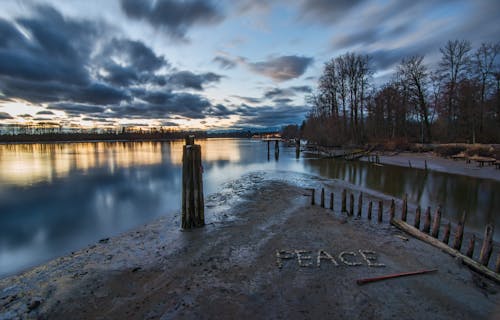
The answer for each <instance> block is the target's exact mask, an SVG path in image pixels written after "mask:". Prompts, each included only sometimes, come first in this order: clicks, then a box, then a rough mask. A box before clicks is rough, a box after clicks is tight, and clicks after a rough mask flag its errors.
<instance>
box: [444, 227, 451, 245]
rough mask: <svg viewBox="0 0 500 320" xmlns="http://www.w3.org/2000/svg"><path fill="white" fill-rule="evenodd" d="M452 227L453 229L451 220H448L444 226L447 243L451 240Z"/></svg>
mask: <svg viewBox="0 0 500 320" xmlns="http://www.w3.org/2000/svg"><path fill="white" fill-rule="evenodd" d="M450 229H451V224H450V222H448V223H447V224H446V225H445V226H444V236H443V242H444V243H446V244H448V242H450Z"/></svg>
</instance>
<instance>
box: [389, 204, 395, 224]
mask: <svg viewBox="0 0 500 320" xmlns="http://www.w3.org/2000/svg"><path fill="white" fill-rule="evenodd" d="M395 215H396V202H395V201H394V199H392V200H391V208H390V210H389V221H390V220H392V219H394V216H395Z"/></svg>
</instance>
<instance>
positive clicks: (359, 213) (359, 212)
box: [358, 192, 363, 217]
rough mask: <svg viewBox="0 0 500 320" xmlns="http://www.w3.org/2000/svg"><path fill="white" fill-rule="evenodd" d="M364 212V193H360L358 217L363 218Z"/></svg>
mask: <svg viewBox="0 0 500 320" xmlns="http://www.w3.org/2000/svg"><path fill="white" fill-rule="evenodd" d="M362 210H363V192H360V193H359V196H358V217H361V213H362Z"/></svg>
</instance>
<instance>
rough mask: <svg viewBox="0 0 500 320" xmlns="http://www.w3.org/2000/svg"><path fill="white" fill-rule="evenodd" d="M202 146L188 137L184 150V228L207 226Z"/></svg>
mask: <svg viewBox="0 0 500 320" xmlns="http://www.w3.org/2000/svg"><path fill="white" fill-rule="evenodd" d="M202 174H203V173H202V166H201V146H200V145H198V144H194V136H193V135H189V136H187V137H186V145H185V146H184V147H183V150H182V228H183V229H191V228H195V227H202V226H204V225H205V211H204V210H205V208H204V199H203V177H202Z"/></svg>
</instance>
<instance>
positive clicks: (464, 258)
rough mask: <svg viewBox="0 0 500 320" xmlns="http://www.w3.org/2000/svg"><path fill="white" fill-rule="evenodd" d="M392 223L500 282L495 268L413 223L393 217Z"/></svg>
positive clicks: (499, 275) (499, 276)
mask: <svg viewBox="0 0 500 320" xmlns="http://www.w3.org/2000/svg"><path fill="white" fill-rule="evenodd" d="M391 224H392V225H393V226H395V227H397V228H399V229H401V230H403V231H405V232H406V233H409V234H411V235H412V236H414V237H416V238H418V239H420V240H422V241H424V242H427V243H428V244H430V245H432V246H434V247H436V248H439V249H441V250H442V251H444V252H446V253H448V254H450V255H451V256H453V257H457V258H460V259H461V260H462V263H464V264H465V265H467V266H469V267H470V268H471V269H473V270H475V271H477V272H479V273H481V274H483V275H485V276H487V277H488V278H490V279H493V280H495V281H496V282H498V283H500V274H497V273H495V272H494V271H493V270H490V269H488V268H487V267H485V266H483V265H481V264H480V263H479V262H477V261H474V260H472V259H471V258H469V257H467V256H465V255H463V254H462V253H460V251H457V250H455V249H453V248H450V247H449V246H448V245H446V244H444V243H442V242H441V241H439V240H437V239H435V238H433V237H431V236H429V235H428V234H425V233H423V232H421V231H420V230H418V229H416V228H414V227H412V226H411V225H409V224H407V223H406V222H404V221H401V220H398V219H393V220H392V221H391Z"/></svg>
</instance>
